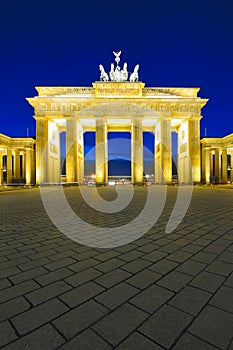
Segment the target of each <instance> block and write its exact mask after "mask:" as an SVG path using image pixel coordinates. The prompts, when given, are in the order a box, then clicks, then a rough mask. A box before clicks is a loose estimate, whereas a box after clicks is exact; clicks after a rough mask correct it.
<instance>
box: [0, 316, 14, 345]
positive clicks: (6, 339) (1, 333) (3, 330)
mask: <svg viewBox="0 0 233 350" xmlns="http://www.w3.org/2000/svg"><path fill="white" fill-rule="evenodd" d="M16 338H17V335H16V333H15V330H14V329H13V327H12V326H11V325H10V323H9V322H8V321H5V322H2V323H0V347H2V346H4V345H6V344H8V343H10V342H11V341H13V340H15V339H16Z"/></svg>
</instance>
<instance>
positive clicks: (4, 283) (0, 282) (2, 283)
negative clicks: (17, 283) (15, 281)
mask: <svg viewBox="0 0 233 350" xmlns="http://www.w3.org/2000/svg"><path fill="white" fill-rule="evenodd" d="M10 286H12V283H11V282H10V281H9V280H8V279H7V278H2V279H0V290H1V289H4V288H7V287H10Z"/></svg>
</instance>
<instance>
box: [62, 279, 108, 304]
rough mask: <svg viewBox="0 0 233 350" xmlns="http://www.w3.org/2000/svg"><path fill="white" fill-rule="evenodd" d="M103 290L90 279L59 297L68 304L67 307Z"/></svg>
mask: <svg viewBox="0 0 233 350" xmlns="http://www.w3.org/2000/svg"><path fill="white" fill-rule="evenodd" d="M103 291H104V288H102V287H100V286H99V285H98V284H96V283H94V282H92V281H90V282H87V283H85V284H83V285H82V286H79V287H77V288H75V289H73V290H71V291H69V292H67V293H65V294H63V295H61V296H60V297H59V298H60V299H61V300H62V301H64V302H65V303H66V304H67V305H69V307H75V306H78V305H80V304H82V303H84V302H85V301H87V300H89V299H91V298H93V297H95V296H96V295H98V294H99V293H101V292H103Z"/></svg>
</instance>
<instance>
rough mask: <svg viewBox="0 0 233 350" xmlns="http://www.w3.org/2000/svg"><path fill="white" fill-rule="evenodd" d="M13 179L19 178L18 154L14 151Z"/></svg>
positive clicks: (17, 151)
mask: <svg viewBox="0 0 233 350" xmlns="http://www.w3.org/2000/svg"><path fill="white" fill-rule="evenodd" d="M14 178H15V179H19V178H20V152H19V150H15V152H14Z"/></svg>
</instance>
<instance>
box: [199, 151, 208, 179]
mask: <svg viewBox="0 0 233 350" xmlns="http://www.w3.org/2000/svg"><path fill="white" fill-rule="evenodd" d="M201 151H202V167H201V169H202V183H204V184H208V183H210V149H209V148H202V150H201Z"/></svg>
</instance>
